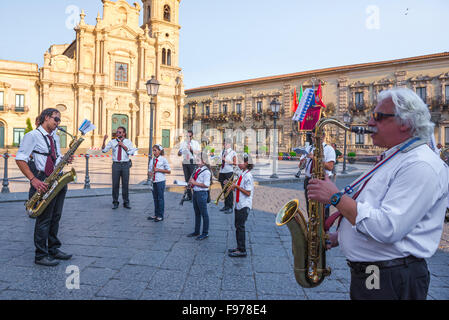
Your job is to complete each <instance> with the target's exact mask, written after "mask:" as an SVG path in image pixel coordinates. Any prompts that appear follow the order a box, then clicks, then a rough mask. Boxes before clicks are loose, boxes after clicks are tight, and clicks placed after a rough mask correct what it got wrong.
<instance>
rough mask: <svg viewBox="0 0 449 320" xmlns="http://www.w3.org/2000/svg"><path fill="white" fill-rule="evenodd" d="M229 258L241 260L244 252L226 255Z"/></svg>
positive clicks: (244, 255) (244, 254)
mask: <svg viewBox="0 0 449 320" xmlns="http://www.w3.org/2000/svg"><path fill="white" fill-rule="evenodd" d="M228 256H230V257H231V258H243V257H246V252H241V251H235V252H231V253H229V254H228Z"/></svg>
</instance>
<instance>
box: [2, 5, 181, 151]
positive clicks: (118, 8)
mask: <svg viewBox="0 0 449 320" xmlns="http://www.w3.org/2000/svg"><path fill="white" fill-rule="evenodd" d="M102 3H103V17H101V16H100V14H98V16H97V18H96V24H95V25H89V24H87V23H86V22H85V16H86V15H85V13H84V11H83V12H82V13H81V15H80V22H79V24H78V25H77V26H76V27H75V39H74V40H73V42H71V43H70V44H63V45H52V46H51V47H50V48H49V50H48V51H47V52H45V54H44V65H43V66H42V67H41V68H39V67H38V65H36V64H32V63H24V62H15V61H5V60H0V148H6V147H13V146H17V145H18V144H19V143H20V140H21V138H22V137H23V135H24V132H25V127H26V124H25V120H26V118H30V120H31V123H32V124H33V126H34V120H35V118H36V117H37V116H38V114H39V113H40V112H41V111H42V110H43V109H45V108H49V107H52V108H57V109H58V110H60V112H61V115H62V121H61V127H63V128H65V129H67V131H68V132H70V133H72V134H77V128H78V127H79V125H80V124H81V122H82V121H83V120H84V119H89V120H91V122H92V123H93V124H95V125H96V130H94V131H93V132H92V133H89V134H88V135H87V139H86V141H85V142H84V143H83V146H82V147H83V148H88V147H94V146H96V147H98V146H101V144H102V141H103V136H104V135H105V134H107V135H108V136H109V137H111V136H114V134H115V131H116V130H117V128H118V127H125V128H126V129H127V133H128V138H129V139H131V141H132V142H133V143H134V145H135V146H137V147H138V148H142V149H144V150H145V149H147V148H148V145H149V135H150V110H151V108H150V97H149V96H148V93H147V90H146V85H145V84H146V82H147V81H148V80H150V79H151V77H152V76H155V78H156V79H157V80H158V81H159V83H160V84H161V85H160V88H159V93H158V96H157V97H156V98H155V100H154V102H155V108H154V114H153V115H154V123H153V139H154V140H153V141H154V142H155V143H161V144H162V145H163V146H164V147H166V148H170V147H172V146H173V145H174V143H175V140H176V138H177V135H178V134H180V132H181V131H180V130H182V116H183V115H182V112H183V108H182V107H181V106H183V99H184V87H183V75H182V70H181V68H180V67H179V63H178V62H179V30H180V28H181V27H180V25H179V5H180V0H142V6H141V5H140V4H138V3H134V5H130V4H129V3H128V2H127V1H126V0H117V1H115V2H114V1H109V0H102ZM141 12H143V22H144V23H143V25H140V23H139V20H140V14H141ZM61 138H62V139H61V141H62V147H67V146H68V143H69V142H70V139H69V141H67V137H64V136H63V137H61Z"/></svg>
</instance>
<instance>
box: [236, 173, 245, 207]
mask: <svg viewBox="0 0 449 320" xmlns="http://www.w3.org/2000/svg"><path fill="white" fill-rule="evenodd" d="M242 178H243V176H240V177H239V181H237V185H238V186H239V187H240V183H241V182H242ZM239 201H240V190H239V189H237V194H236V196H235V202H237V203H238V202H239Z"/></svg>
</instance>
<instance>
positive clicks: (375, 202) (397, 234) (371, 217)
mask: <svg viewBox="0 0 449 320" xmlns="http://www.w3.org/2000/svg"><path fill="white" fill-rule="evenodd" d="M397 147H398V146H396V147H393V148H391V149H389V150H387V151H386V153H385V156H386V157H388V156H389V155H391V154H392V153H394V152H395V151H396V150H397ZM448 184H449V170H448V167H447V165H446V164H444V163H443V161H441V159H439V158H438V156H437V155H436V154H435V153H434V152H433V151H432V150H431V149H430V148H429V147H428V146H427V145H425V144H423V145H420V146H418V147H416V148H414V149H412V150H410V151H408V152H399V153H398V154H396V155H395V156H394V157H393V158H391V159H390V160H389V161H388V162H386V163H385V164H384V165H383V166H381V167H379V169H377V171H376V172H375V173H374V174H373V176H372V178H371V180H369V182H368V183H367V184H366V186H365V188H364V189H363V190H362V191H361V192H360V194H359V196H358V198H357V199H356V201H357V217H356V225H355V226H352V225H351V224H350V223H349V221H348V220H347V219H345V218H343V220H342V222H341V225H340V228H339V232H338V240H339V243H340V246H341V248H342V250H343V252H344V254H345V255H346V257H347V259H348V260H350V261H359V262H360V261H367V262H370V261H384V260H390V259H395V258H402V257H406V256H409V255H413V256H415V257H418V258H429V257H431V256H432V255H433V254H434V253H435V251H436V250H437V248H438V244H439V243H440V238H441V234H442V232H443V221H444V214H445V211H446V204H447V197H448Z"/></svg>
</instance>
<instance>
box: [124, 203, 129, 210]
mask: <svg viewBox="0 0 449 320" xmlns="http://www.w3.org/2000/svg"><path fill="white" fill-rule="evenodd" d="M123 206H124V207H125V208H126V209H131V207H130V205H129V203H125V204H124V205H123Z"/></svg>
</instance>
